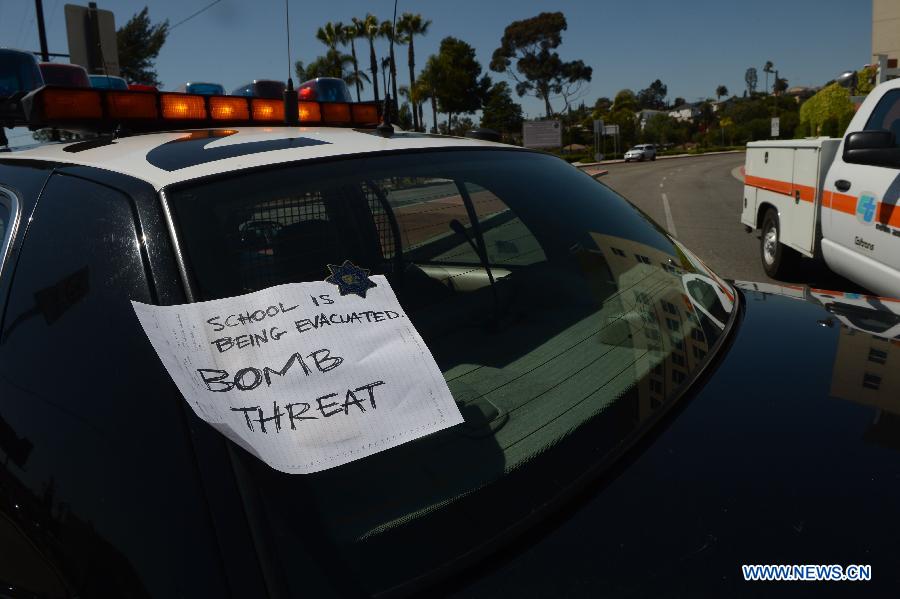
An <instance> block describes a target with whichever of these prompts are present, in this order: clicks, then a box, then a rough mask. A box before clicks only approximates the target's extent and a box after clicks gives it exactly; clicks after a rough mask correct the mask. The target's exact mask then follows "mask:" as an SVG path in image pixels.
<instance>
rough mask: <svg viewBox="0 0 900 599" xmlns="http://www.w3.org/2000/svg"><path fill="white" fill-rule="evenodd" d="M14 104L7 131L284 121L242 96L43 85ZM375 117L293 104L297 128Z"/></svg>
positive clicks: (345, 108)
mask: <svg viewBox="0 0 900 599" xmlns="http://www.w3.org/2000/svg"><path fill="white" fill-rule="evenodd" d="M20 105H21V110H18V111H16V112H15V114H12V115H11V114H9V113H7V114H5V115H0V117H5V118H0V120H3V121H4V124H5V125H6V126H7V127H13V126H27V127H30V128H32V129H37V128H41V127H58V128H61V129H74V130H90V131H97V130H108V131H113V130H115V129H116V128H117V127H122V128H124V129H125V130H133V131H152V130H165V129H173V128H205V127H218V126H253V125H257V126H259V125H279V124H285V122H286V119H285V103H284V102H283V101H282V100H275V99H267V98H254V97H245V96H205V95H194V94H182V93H167V92H146V91H123V90H105V89H84V88H71V87H57V86H44V87H41V88H39V89H36V90H34V91H33V92H31V93H29V94H27V95H26V96H25V97H24V98H22V99H21V101H20ZM380 113H381V106H380V105H379V104H378V103H376V102H359V103H348V102H317V101H305V100H301V101H299V102H298V120H299V125H327V126H353V127H375V126H377V125H378V124H379V122H380V121H381V114H380Z"/></svg>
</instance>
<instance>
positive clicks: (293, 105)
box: [284, 0, 300, 125]
mask: <svg viewBox="0 0 900 599" xmlns="http://www.w3.org/2000/svg"><path fill="white" fill-rule="evenodd" d="M288 1H289V0H284V29H285V33H287V67H288V78H287V87H286V88H285V90H284V124H285V125H297V124H299V123H300V105H299V104H298V103H297V92H296V91H295V90H294V80H293V79H291V15H290V11H289V8H288Z"/></svg>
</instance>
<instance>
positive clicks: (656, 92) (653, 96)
mask: <svg viewBox="0 0 900 599" xmlns="http://www.w3.org/2000/svg"><path fill="white" fill-rule="evenodd" d="M668 93H669V88H668V86H667V85H666V84H665V83H663V82H662V81H660V80H659V79H657V80H656V81H654V82H652V83H651V84H650V85H649V86H647V87H646V88H644V89H642V90H641V91H639V92H638V93H637V102H638V106H639V107H640V108H650V109H653V110H662V109H663V108H665V107H666V95H667V94H668Z"/></svg>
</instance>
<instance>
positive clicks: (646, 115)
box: [634, 108, 668, 131]
mask: <svg viewBox="0 0 900 599" xmlns="http://www.w3.org/2000/svg"><path fill="white" fill-rule="evenodd" d="M658 114H668V113H667V112H666V111H665V110H651V109H649V108H645V109H644V110H641V111H638V112H636V113H635V115H634V118H635V120H637V122H638V126H639V127H640V129H641V131H643V130H644V127H646V126H647V123H649V122H650V119H652V118H653V117H655V116H656V115H658Z"/></svg>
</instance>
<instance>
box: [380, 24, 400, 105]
mask: <svg viewBox="0 0 900 599" xmlns="http://www.w3.org/2000/svg"><path fill="white" fill-rule="evenodd" d="M378 35H379V36H381V37H383V38H384V39H386V40H387V41H388V48H389V50H388V52H389V53H388V56H387V59H388V67H389V68H390V74H391V90H392V91H393V92H394V95H393V96H392V97H393V98H394V102H396V101H397V61H396V60H394V43H395V42H396V41H397V40H396V37H397V35H396V32H395V31H394V23H393V21H382V22H381V25H380V26H379V27H378ZM384 91H385V93H387V87H385V89H384Z"/></svg>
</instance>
